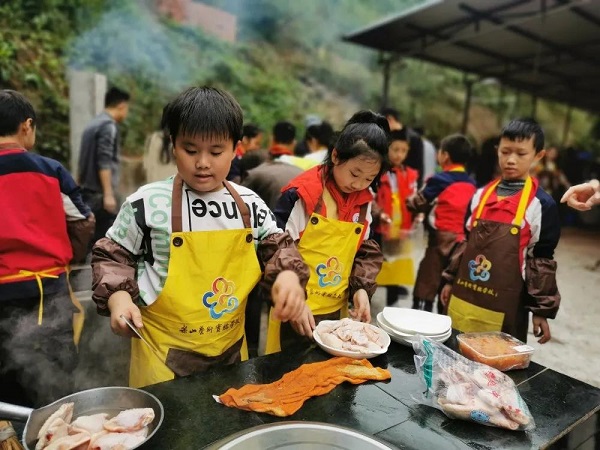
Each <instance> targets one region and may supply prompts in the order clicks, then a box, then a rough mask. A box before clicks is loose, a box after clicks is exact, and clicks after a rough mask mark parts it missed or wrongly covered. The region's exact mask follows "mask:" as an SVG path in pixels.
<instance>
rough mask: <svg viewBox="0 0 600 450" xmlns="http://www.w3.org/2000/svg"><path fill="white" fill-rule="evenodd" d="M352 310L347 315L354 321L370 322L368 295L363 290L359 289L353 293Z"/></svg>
mask: <svg viewBox="0 0 600 450" xmlns="http://www.w3.org/2000/svg"><path fill="white" fill-rule="evenodd" d="M352 300H353V302H354V308H352V309H351V310H350V311H348V313H349V314H350V317H352V318H353V319H354V320H360V321H361V322H366V323H370V322H371V305H370V303H369V295H368V294H367V291H365V290H364V289H359V290H358V291H356V292H355V293H354V298H353V299H352Z"/></svg>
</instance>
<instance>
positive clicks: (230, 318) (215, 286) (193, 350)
mask: <svg viewBox="0 0 600 450" xmlns="http://www.w3.org/2000/svg"><path fill="white" fill-rule="evenodd" d="M223 184H224V185H225V187H226V188H227V190H228V191H229V192H230V193H231V195H232V197H233V199H234V200H235V202H236V205H237V207H238V209H239V210H240V212H241V214H242V219H243V221H244V228H242V229H236V230H218V231H186V232H182V231H181V230H182V226H181V215H182V199H181V196H182V190H183V181H182V180H181V178H180V177H179V175H177V176H176V177H175V179H174V181H173V195H172V205H171V208H172V234H171V243H170V259H169V268H168V275H167V280H166V282H165V285H164V287H163V289H162V291H161V293H160V294H159V296H158V298H157V299H156V300H155V301H154V303H152V304H150V305H149V306H147V307H142V308H140V309H141V312H142V318H143V322H144V327H143V328H141V329H140V332H141V333H142V335H143V336H144V338H145V339H146V340H148V341H149V342H150V343H151V345H152V346H153V347H154V348H155V349H156V350H157V351H158V354H159V355H158V356H159V357H160V360H159V357H157V356H156V355H155V354H154V353H152V350H151V349H149V348H148V347H147V346H146V345H145V344H144V343H143V342H142V341H141V340H140V339H132V340H131V365H130V370H129V385H130V386H131V387H142V386H147V385H150V384H154V383H159V382H162V381H167V380H172V379H174V378H175V375H176V374H177V375H182V376H183V375H188V374H190V373H193V372H197V371H201V370H206V368H208V367H210V366H212V365H217V364H228V363H232V362H235V361H239V360H240V359H241V360H246V359H248V352H247V348H246V345H245V342H244V319H245V310H246V300H247V298H248V294H249V293H250V291H251V290H252V288H254V286H255V285H256V283H257V282H258V281H259V280H260V277H261V273H262V272H261V269H260V266H259V264H258V259H257V257H256V250H255V246H254V238H253V235H252V227H251V225H250V212H249V210H248V207H247V206H246V205H245V204H244V202H243V201H242V199H241V197H240V196H239V194H238V193H237V192H236V191H235V189H233V187H231V185H230V184H229V183H227V182H224V183H223ZM225 356H226V357H227V358H226V359H224V357H225Z"/></svg>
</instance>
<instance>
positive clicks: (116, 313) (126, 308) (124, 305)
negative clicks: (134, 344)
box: [108, 291, 144, 337]
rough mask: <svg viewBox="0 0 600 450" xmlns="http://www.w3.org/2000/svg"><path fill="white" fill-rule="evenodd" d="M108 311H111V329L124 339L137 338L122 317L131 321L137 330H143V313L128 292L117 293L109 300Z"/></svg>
mask: <svg viewBox="0 0 600 450" xmlns="http://www.w3.org/2000/svg"><path fill="white" fill-rule="evenodd" d="M108 309H109V311H110V328H111V329H112V331H113V333H115V334H117V335H119V336H124V337H136V335H135V333H134V332H133V331H131V329H130V328H129V326H128V325H127V324H126V323H125V321H124V320H123V319H121V315H123V316H124V317H125V318H127V319H129V320H130V321H131V322H133V324H134V325H135V326H136V327H137V328H142V327H143V326H144V324H143V323H142V313H141V312H140V309H139V308H138V307H137V306H136V305H135V304H134V303H133V300H132V299H131V295H129V292H126V291H117V292H115V293H114V294H112V295H111V296H110V298H109V299H108Z"/></svg>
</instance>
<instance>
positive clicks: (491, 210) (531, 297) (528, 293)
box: [440, 119, 560, 344]
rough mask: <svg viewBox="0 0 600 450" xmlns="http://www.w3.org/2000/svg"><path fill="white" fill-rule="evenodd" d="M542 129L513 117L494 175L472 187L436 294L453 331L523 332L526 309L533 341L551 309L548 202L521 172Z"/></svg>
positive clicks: (545, 334)
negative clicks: (460, 235) (463, 233)
mask: <svg viewBox="0 0 600 450" xmlns="http://www.w3.org/2000/svg"><path fill="white" fill-rule="evenodd" d="M543 147H544V134H543V131H542V129H541V127H540V126H539V125H538V124H537V123H536V122H535V121H533V120H531V119H522V120H513V121H511V122H510V123H509V124H508V125H507V126H506V127H505V128H504V129H503V130H502V133H501V137H500V144H499V146H498V157H499V163H500V169H501V173H502V178H501V179H499V180H495V181H493V182H491V183H490V184H488V185H487V186H485V187H484V188H482V189H479V190H478V191H477V192H476V193H475V196H474V197H473V200H472V201H471V206H470V210H469V213H468V215H469V217H468V218H467V221H466V229H467V232H468V236H467V240H466V241H465V242H463V243H462V244H461V245H460V246H458V247H457V249H456V250H455V251H454V253H453V254H452V256H451V262H450V265H449V267H448V269H447V270H446V271H445V272H444V279H445V280H446V282H448V283H449V284H447V285H446V286H444V288H443V289H442V292H441V294H440V300H441V301H442V303H443V304H444V305H445V306H447V308H448V315H449V316H450V317H452V326H453V327H454V328H456V329H458V330H460V331H465V332H469V331H500V330H501V331H504V332H506V333H509V334H511V335H513V336H515V337H517V338H518V339H520V340H522V341H526V340H527V329H528V322H529V312H531V313H532V322H533V333H534V335H535V336H536V337H539V338H540V339H539V342H540V343H542V344H543V343H545V342H547V341H549V340H550V338H551V334H550V327H549V325H548V321H547V319H553V318H554V317H555V316H556V313H557V311H558V306H559V303H560V294H559V292H558V288H557V285H556V261H554V260H553V254H554V249H555V248H556V245H557V244H558V239H559V237H560V221H559V217H558V209H557V206H556V203H555V202H554V200H553V199H552V197H550V196H549V195H548V194H547V193H545V192H544V191H543V190H542V189H541V188H539V187H538V182H537V180H536V179H534V178H532V177H530V176H529V171H530V168H531V167H532V165H533V164H535V163H537V162H538V161H539V160H540V159H541V158H542V157H543V156H544V150H543Z"/></svg>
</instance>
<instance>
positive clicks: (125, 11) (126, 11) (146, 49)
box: [67, 5, 196, 89]
mask: <svg viewBox="0 0 600 450" xmlns="http://www.w3.org/2000/svg"><path fill="white" fill-rule="evenodd" d="M184 31H185V30H180V31H179V32H177V31H174V29H171V28H170V27H169V26H167V25H165V24H163V23H162V22H160V21H159V20H158V19H157V18H156V16H155V15H153V14H152V12H151V11H149V10H145V9H143V8H142V7H138V6H135V5H130V6H129V7H127V8H121V9H113V10H109V11H107V12H105V13H104V14H103V15H102V16H101V18H100V19H99V20H98V21H97V23H96V25H95V26H94V27H93V28H91V29H89V30H88V31H86V32H84V33H83V34H81V35H80V36H78V37H77V38H76V39H75V40H74V41H73V42H72V43H71V45H70V47H69V48H68V49H67V55H68V58H69V65H70V67H71V68H74V69H79V70H84V69H89V68H93V69H95V70H98V71H101V72H105V73H107V74H109V75H111V76H112V77H118V76H120V75H136V76H137V77H143V78H145V79H146V80H148V81H151V82H152V83H154V84H157V85H161V84H163V85H167V84H168V86H169V87H170V88H171V89H179V88H180V87H181V86H185V85H187V84H190V83H192V82H193V81H194V79H195V70H194V66H195V64H196V61H194V59H193V58H190V57H189V53H186V47H187V46H188V45H191V43H190V42H186V41H189V40H193V33H192V36H191V37H190V36H187V37H186V36H185V32H184ZM182 33H183V34H182ZM186 44H187V45H186Z"/></svg>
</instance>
